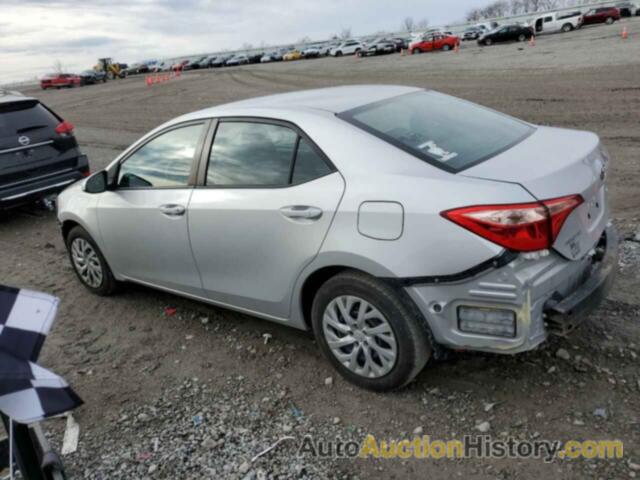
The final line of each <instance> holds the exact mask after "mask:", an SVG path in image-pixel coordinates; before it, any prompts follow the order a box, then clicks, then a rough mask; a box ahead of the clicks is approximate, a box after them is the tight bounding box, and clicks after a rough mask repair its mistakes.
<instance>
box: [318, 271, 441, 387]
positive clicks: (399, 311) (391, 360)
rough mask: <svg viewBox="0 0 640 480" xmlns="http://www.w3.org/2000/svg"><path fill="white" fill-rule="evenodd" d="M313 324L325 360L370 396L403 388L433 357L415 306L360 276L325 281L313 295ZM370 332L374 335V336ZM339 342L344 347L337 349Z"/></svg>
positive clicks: (381, 284)
mask: <svg viewBox="0 0 640 480" xmlns="http://www.w3.org/2000/svg"><path fill="white" fill-rule="evenodd" d="M361 308H363V310H361ZM361 311H362V312H367V313H366V315H367V316H369V318H368V319H367V320H366V323H365V321H364V320H361V321H358V320H357V317H358V316H359V315H358V313H359V312H361ZM343 312H348V313H347V316H348V317H349V318H347V317H345V316H344V313H343ZM311 320H312V325H313V331H314V334H315V338H316V340H317V342H318V344H319V346H320V349H321V351H322V353H323V354H324V356H325V357H327V359H328V360H329V362H330V363H331V364H332V365H333V366H334V368H335V369H336V370H337V371H338V372H339V373H340V374H341V375H342V376H343V377H344V378H345V379H347V380H348V381H350V382H351V383H353V384H355V385H357V386H359V387H362V388H365V389H368V390H374V391H379V392H382V391H388V390H393V389H397V388H401V387H403V386H405V385H407V384H408V383H409V382H411V380H413V379H414V378H415V376H416V375H417V374H418V373H420V371H421V370H422V369H423V368H424V366H425V365H426V363H427V362H428V360H429V358H430V357H431V353H432V351H433V348H432V343H431V340H430V339H431V336H430V334H429V330H428V327H427V325H426V322H425V321H424V319H423V317H422V314H421V313H420V312H419V311H418V309H417V307H416V306H415V305H414V304H413V302H411V300H410V299H409V298H408V297H406V298H405V297H403V292H399V291H397V290H396V289H395V288H393V287H392V286H390V285H389V284H387V283H385V282H383V281H381V280H379V279H377V278H374V277H371V276H369V275H366V274H364V273H361V272H356V271H346V272H343V273H340V274H338V275H336V276H334V277H332V278H330V279H329V280H327V281H326V282H325V283H324V284H323V285H322V286H321V287H320V288H319V290H318V291H317V293H316V295H315V298H314V300H313V306H312V311H311ZM347 322H353V323H347ZM336 327H337V328H336ZM374 328H377V329H378V332H377V333H374V334H372V333H371V330H372V329H374ZM380 328H382V331H380ZM340 335H343V336H340ZM345 339H346V340H347V343H344V340H345ZM340 340H342V341H343V344H342V345H341V346H340V345H338V346H336V345H335V342H336V341H340ZM349 340H353V341H351V342H349ZM329 342H332V343H334V345H333V347H332V346H330V344H329ZM372 345H375V346H372ZM349 347H351V348H349ZM356 349H357V351H356ZM354 351H355V357H354ZM339 356H341V357H342V358H341V359H340V358H339ZM347 357H348V359H347ZM358 370H359V371H358Z"/></svg>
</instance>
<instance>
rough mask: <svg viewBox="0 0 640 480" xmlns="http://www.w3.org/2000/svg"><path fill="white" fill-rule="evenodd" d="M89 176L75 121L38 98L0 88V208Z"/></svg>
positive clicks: (32, 199)
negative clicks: (70, 120)
mask: <svg viewBox="0 0 640 480" xmlns="http://www.w3.org/2000/svg"><path fill="white" fill-rule="evenodd" d="M87 175H89V163H88V162H87V157H86V156H84V155H82V154H81V152H80V149H79V148H78V143H77V142H76V139H75V137H74V135H73V125H71V123H69V122H67V121H65V120H63V119H62V118H60V117H59V116H58V115H56V114H55V113H54V112H53V111H52V110H50V109H49V108H47V107H46V106H44V104H42V103H40V102H39V101H38V100H37V99H35V98H30V97H25V96H23V95H20V94H19V93H17V92H8V91H4V90H0V209H7V208H11V207H15V206H18V205H23V204H26V203H30V202H34V201H36V200H39V199H42V198H44V197H46V196H48V195H52V194H55V193H58V192H59V191H61V190H62V189H64V188H65V187H66V186H68V185H69V184H71V183H73V182H75V181H76V180H79V179H81V178H83V177H86V176H87Z"/></svg>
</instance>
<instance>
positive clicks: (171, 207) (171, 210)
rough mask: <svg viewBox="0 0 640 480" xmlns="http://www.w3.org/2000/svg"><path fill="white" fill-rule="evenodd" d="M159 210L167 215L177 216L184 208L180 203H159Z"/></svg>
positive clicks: (182, 213) (181, 213) (182, 212)
mask: <svg viewBox="0 0 640 480" xmlns="http://www.w3.org/2000/svg"><path fill="white" fill-rule="evenodd" d="M160 211H161V212H162V213H164V214H165V215H167V216H169V217H179V216H180V215H184V212H186V208H184V207H183V206H182V205H176V204H174V203H169V204H167V205H160Z"/></svg>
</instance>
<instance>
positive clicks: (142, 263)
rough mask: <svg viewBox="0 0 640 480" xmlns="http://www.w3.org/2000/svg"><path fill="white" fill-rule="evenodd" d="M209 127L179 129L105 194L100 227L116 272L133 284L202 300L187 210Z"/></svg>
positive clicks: (129, 164) (136, 156)
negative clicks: (168, 290)
mask: <svg viewBox="0 0 640 480" xmlns="http://www.w3.org/2000/svg"><path fill="white" fill-rule="evenodd" d="M207 125H208V122H194V123H188V124H181V125H177V126H173V127H171V128H169V129H167V130H165V131H162V132H160V133H159V134H157V135H155V136H154V137H153V138H151V139H150V140H149V141H147V142H146V143H144V145H142V146H141V147H139V148H138V149H136V150H135V151H134V152H132V153H131V154H130V155H128V156H127V157H126V158H125V159H124V160H123V161H122V162H121V163H120V165H119V168H118V171H117V177H116V178H117V180H116V183H117V184H116V186H115V188H114V189H112V190H108V191H106V192H104V193H102V194H100V199H99V203H98V223H99V227H100V233H101V237H102V241H103V245H102V246H103V248H104V250H105V254H106V255H105V256H106V258H107V259H108V260H109V262H110V264H111V267H112V268H113V269H114V270H115V271H117V272H118V273H120V274H122V275H124V276H126V277H127V278H129V279H132V280H137V281H140V282H145V283H149V284H153V285H156V286H160V287H164V288H169V289H172V290H178V291H181V292H186V293H190V294H193V295H198V296H202V288H201V287H202V284H201V282H200V276H199V274H198V270H197V268H196V265H195V261H194V259H193V255H192V253H191V246H190V244H189V233H188V229H187V222H188V220H189V218H188V213H187V206H188V205H189V199H190V198H191V194H192V192H193V184H194V179H195V168H196V165H195V160H196V158H199V155H200V152H201V151H202V143H203V141H204V136H205V133H206V129H207Z"/></svg>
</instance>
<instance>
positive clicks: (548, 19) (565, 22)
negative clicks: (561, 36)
mask: <svg viewBox="0 0 640 480" xmlns="http://www.w3.org/2000/svg"><path fill="white" fill-rule="evenodd" d="M582 22H583V16H582V12H578V11H576V12H561V13H557V12H556V13H545V14H544V15H541V16H540V17H537V18H536V19H535V20H533V22H532V26H533V29H534V32H535V34H536V35H541V34H544V33H558V32H563V33H567V32H570V31H571V30H576V29H578V28H580V27H582Z"/></svg>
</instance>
